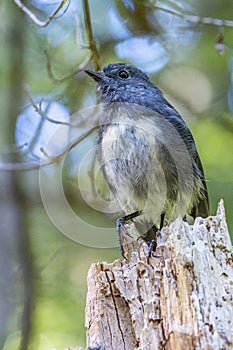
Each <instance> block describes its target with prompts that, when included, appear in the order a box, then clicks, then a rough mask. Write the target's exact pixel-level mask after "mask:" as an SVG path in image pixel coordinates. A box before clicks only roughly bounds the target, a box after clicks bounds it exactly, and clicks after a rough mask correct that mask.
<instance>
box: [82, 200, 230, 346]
mask: <svg viewBox="0 0 233 350" xmlns="http://www.w3.org/2000/svg"><path fill="white" fill-rule="evenodd" d="M129 247H130V246H129ZM129 247H128V248H129ZM133 250H135V251H133ZM86 329H87V348H88V349H99V350H111V349H112V350H115V349H116V350H131V349H144V350H150V349H151V350H156V349H168V350H180V349H182V350H189V349H200V350H205V349H208V350H210V349H214V350H218V349H233V248H232V246H231V242H230V238H229V233H228V229H227V224H226V221H225V211H224V205H223V202H222V201H221V202H220V203H219V206H218V210H217V214H216V216H211V217H209V218H207V219H201V218H197V219H196V220H195V223H194V225H193V226H189V225H188V224H187V223H186V222H183V221H182V220H181V219H179V218H178V219H177V220H176V221H175V222H174V223H172V224H171V225H170V227H169V228H164V229H163V230H162V234H161V237H159V238H158V248H157V250H156V256H154V257H152V258H150V259H148V258H147V246H146V244H145V243H140V244H139V243H137V242H134V244H133V248H132V247H131V249H130V248H129V250H128V261H126V260H124V261H120V260H117V261H115V262H113V263H111V264H108V263H106V262H102V263H96V264H92V266H91V267H90V270H89V273H88V293H87V304H86Z"/></svg>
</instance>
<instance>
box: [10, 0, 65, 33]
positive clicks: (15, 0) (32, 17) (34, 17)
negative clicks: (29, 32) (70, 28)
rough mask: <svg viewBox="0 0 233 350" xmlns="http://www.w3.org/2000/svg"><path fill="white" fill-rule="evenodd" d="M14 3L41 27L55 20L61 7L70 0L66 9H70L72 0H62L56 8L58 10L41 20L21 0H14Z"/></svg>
mask: <svg viewBox="0 0 233 350" xmlns="http://www.w3.org/2000/svg"><path fill="white" fill-rule="evenodd" d="M13 1H14V3H15V4H16V5H17V6H18V8H19V9H20V10H22V11H23V12H24V13H26V15H27V16H28V17H29V18H30V19H31V20H32V21H33V22H34V23H35V24H36V25H37V26H39V27H47V25H49V23H50V22H51V21H52V20H53V18H54V17H55V16H56V14H57V13H58V12H59V11H60V10H61V8H62V7H63V6H64V5H65V3H66V2H68V6H67V8H66V9H65V11H66V10H67V9H68V7H69V5H70V0H62V1H61V3H60V5H59V6H58V7H57V8H56V10H55V11H54V12H53V13H52V14H51V15H50V16H49V17H48V18H47V20H46V21H41V20H40V19H39V18H38V17H37V16H36V15H35V14H34V13H33V12H32V11H30V10H29V9H28V8H27V7H26V6H25V5H24V4H23V3H22V1H21V0H13ZM65 11H64V12H65Z"/></svg>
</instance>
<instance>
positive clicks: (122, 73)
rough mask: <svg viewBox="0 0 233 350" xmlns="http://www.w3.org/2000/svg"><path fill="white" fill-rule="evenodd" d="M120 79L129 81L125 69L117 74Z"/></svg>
mask: <svg viewBox="0 0 233 350" xmlns="http://www.w3.org/2000/svg"><path fill="white" fill-rule="evenodd" d="M117 75H118V77H120V78H121V79H128V78H129V73H128V72H127V70H125V69H121V70H119V71H118V72H117Z"/></svg>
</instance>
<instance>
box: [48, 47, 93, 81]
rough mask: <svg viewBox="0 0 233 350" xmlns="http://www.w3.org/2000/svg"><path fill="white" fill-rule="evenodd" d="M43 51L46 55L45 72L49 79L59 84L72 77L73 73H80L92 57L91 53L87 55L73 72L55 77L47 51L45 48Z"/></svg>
mask: <svg viewBox="0 0 233 350" xmlns="http://www.w3.org/2000/svg"><path fill="white" fill-rule="evenodd" d="M44 51H45V57H46V67H47V72H48V75H49V77H50V79H52V81H53V82H54V83H56V84H60V83H63V82H64V81H66V80H68V79H70V78H73V77H74V76H75V75H77V74H78V73H80V72H81V71H83V69H84V68H85V67H86V66H87V65H88V64H89V62H90V61H91V59H92V55H91V56H90V57H87V58H86V59H85V60H84V61H83V62H82V63H81V64H80V65H79V66H78V68H76V69H75V70H74V71H73V72H71V73H69V74H68V75H66V76H65V77H63V78H56V77H55V76H54V74H53V71H52V65H51V60H50V57H49V53H48V51H47V50H44Z"/></svg>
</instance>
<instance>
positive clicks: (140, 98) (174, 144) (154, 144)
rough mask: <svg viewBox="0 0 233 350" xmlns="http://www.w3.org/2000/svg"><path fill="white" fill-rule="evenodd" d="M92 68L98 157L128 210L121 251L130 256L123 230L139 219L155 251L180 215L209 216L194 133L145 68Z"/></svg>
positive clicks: (120, 228)
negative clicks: (165, 230)
mask: <svg viewBox="0 0 233 350" xmlns="http://www.w3.org/2000/svg"><path fill="white" fill-rule="evenodd" d="M85 73H86V74H88V75H89V76H90V77H91V78H92V79H94V80H95V82H96V83H97V92H98V103H99V104H100V105H101V113H100V116H99V125H98V135H97V140H96V154H97V160H98V162H99V164H100V169H101V171H102V173H103V177H104V179H105V181H106V183H107V185H108V187H109V190H110V193H111V195H112V196H113V198H114V199H115V200H116V202H117V203H118V205H119V206H120V208H121V210H122V213H123V214H124V215H123V216H121V217H119V218H118V219H117V221H116V229H117V233H118V239H119V244H120V250H121V253H122V255H123V257H125V255H124V247H123V245H122V236H121V235H122V232H123V233H124V234H128V230H127V228H126V225H125V224H126V223H127V222H128V221H132V222H133V223H134V224H135V227H136V230H137V232H138V238H139V237H140V238H142V239H143V240H144V241H145V242H146V243H147V244H148V247H149V248H148V255H149V256H151V254H152V251H155V250H156V237H157V233H158V232H160V230H161V229H162V228H163V227H164V226H165V225H168V224H170V223H171V222H172V221H173V220H175V219H176V218H177V217H178V216H179V215H181V216H182V217H183V218H186V217H187V216H191V217H193V218H196V217H197V216H201V217H203V218H205V217H207V216H208V215H209V197H208V190H207V186H206V180H205V175H204V171H203V166H202V163H201V160H200V157H199V154H198V151H197V148H196V145H195V141H194V138H193V136H192V134H191V131H190V130H189V128H188V126H187V124H186V123H185V121H184V119H183V118H182V117H181V115H180V114H179V113H178V111H177V110H176V109H175V108H174V107H173V106H172V105H171V104H170V103H169V102H168V101H167V100H166V99H165V97H164V95H163V93H162V91H161V90H160V89H159V88H158V87H157V86H156V85H155V84H154V83H153V82H152V81H151V80H150V78H149V76H148V75H147V74H146V73H144V72H143V71H142V70H140V69H139V68H137V67H134V66H131V65H129V64H127V63H110V64H107V65H105V66H104V67H103V68H101V69H100V70H97V71H95V70H89V69H86V70H85ZM128 235H129V234H128Z"/></svg>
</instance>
